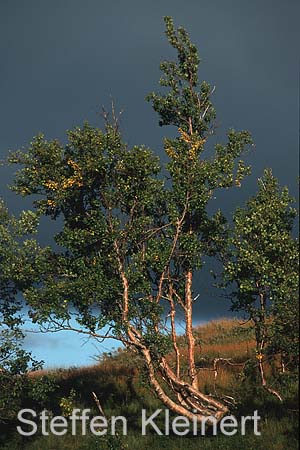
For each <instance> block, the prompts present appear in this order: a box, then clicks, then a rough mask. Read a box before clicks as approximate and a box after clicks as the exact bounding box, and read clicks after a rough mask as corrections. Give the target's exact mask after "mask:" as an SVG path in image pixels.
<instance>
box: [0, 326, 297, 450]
mask: <svg viewBox="0 0 300 450" xmlns="http://www.w3.org/2000/svg"><path fill="white" fill-rule="evenodd" d="M195 335H196V338H197V343H198V345H197V352H196V361H197V366H198V368H199V383H200V387H201V389H203V390H204V391H205V392H206V393H215V392H222V393H225V394H227V395H234V397H235V398H236V400H237V405H236V409H235V410H234V411H233V413H234V414H235V416H236V417H237V418H239V417H240V416H241V415H243V414H244V415H249V414H250V415H251V414H253V412H254V411H255V410H258V414H259V415H260V416H261V417H262V419H261V422H260V425H261V436H255V435H254V434H253V429H248V431H247V433H246V435H245V436H241V435H239V434H236V435H234V436H223V435H222V434H218V435H217V436H209V435H207V436H196V437H194V436H185V437H178V436H157V435H156V434H155V433H151V434H149V435H147V436H141V431H140V430H141V417H140V416H141V409H142V408H146V409H147V413H148V414H150V413H151V411H155V410H156V409H158V408H162V405H161V403H160V402H159V401H158V400H157V399H156V397H155V396H154V395H153V393H152V392H151V391H149V390H148V388H147V387H146V386H145V385H144V383H143V381H142V379H141V377H140V373H139V370H138V366H139V361H138V359H136V357H134V355H132V354H131V353H129V352H128V351H126V350H120V351H117V352H116V353H114V354H113V355H111V354H104V355H102V356H101V358H100V359H99V362H98V363H97V364H95V365H93V366H87V367H80V368H70V369H56V370H50V371H39V372H35V373H32V374H31V375H30V376H31V377H33V378H38V377H41V376H48V377H52V378H53V379H54V381H55V383H56V388H55V390H54V391H53V393H52V394H51V397H50V398H49V399H47V404H46V405H45V406H43V407H47V409H49V410H51V411H52V412H53V415H60V414H61V413H62V411H61V407H60V403H61V400H62V398H65V399H67V400H68V398H69V399H70V397H69V395H70V392H71V390H72V389H74V390H75V393H76V395H75V399H73V400H72V405H71V406H72V407H76V408H80V409H83V408H90V409H91V410H92V415H93V414H95V415H99V412H98V411H97V409H96V406H95V404H94V401H93V399H92V396H91V392H92V391H94V392H96V393H97V395H98V397H99V399H100V400H101V404H102V406H103V409H104V411H105V414H106V416H107V417H111V416H112V415H123V416H125V417H126V418H127V420H128V436H124V437H123V436H122V437H121V438H120V442H119V441H118V440H117V441H116V438H115V437H113V436H108V437H102V438H99V437H95V436H93V435H91V434H88V435H86V436H81V435H80V434H78V435H77V436H72V435H70V434H66V435H64V436H55V435H53V434H50V435H49V436H42V435H41V433H40V434H39V435H36V436H35V437H33V438H24V439H22V438H21V436H19V435H18V434H17V433H15V432H12V433H10V434H7V438H6V439H5V440H2V443H0V448H1V449H3V450H18V449H22V450H77V449H78V450H79V449H80V450H84V449H87V450H100V449H101V450H102V449H103V450H124V449H129V450H135V449H138V450H140V449H151V450H156V449H157V450H162V449H169V450H173V449H174V450H175V449H176V450H177V449H184V450H189V449H199V448H201V449H203V450H218V449H220V450H227V449H228V450H229V449H230V450H235V449H236V450H260V449H261V450H285V449H287V450H296V449H297V448H298V438H297V436H298V434H297V423H298V422H297V408H298V406H297V404H298V403H297V390H298V389H297V384H296V382H295V381H294V380H293V379H291V380H288V381H287V382H286V384H285V385H284V384H283V385H282V389H283V391H284V394H285V397H286V400H285V402H284V403H283V404H280V403H279V402H278V401H277V400H276V399H274V398H272V397H270V396H269V395H268V394H267V393H266V392H265V391H263V390H262V389H261V388H260V387H259V385H258V384H257V383H255V381H253V375H252V372H251V365H250V368H248V369H247V370H248V372H247V371H246V370H243V367H244V366H243V365H241V364H240V363H241V362H244V361H245V360H247V359H248V360H250V361H251V360H252V361H253V360H254V355H255V353H254V340H253V335H252V330H251V329H250V327H249V325H248V324H245V325H243V326H241V325H240V324H239V322H238V321H237V320H228V319H222V320H218V321H214V322H210V323H208V324H206V325H202V326H200V327H197V328H196V329H195ZM178 345H179V346H180V351H181V352H185V351H186V345H185V342H184V339H183V338H179V341H178ZM217 357H224V358H230V359H231V361H232V363H234V364H236V365H234V366H231V365H226V364H224V365H220V367H219V369H218V376H217V380H216V381H215V380H214V373H213V371H212V370H211V367H212V363H213V359H214V358H217ZM169 359H170V361H172V357H169ZM266 369H267V372H268V376H269V377H271V376H272V372H271V369H270V367H266ZM29 407H30V406H29ZM157 423H158V426H160V427H161V426H162V424H163V422H159V421H158V422H157Z"/></svg>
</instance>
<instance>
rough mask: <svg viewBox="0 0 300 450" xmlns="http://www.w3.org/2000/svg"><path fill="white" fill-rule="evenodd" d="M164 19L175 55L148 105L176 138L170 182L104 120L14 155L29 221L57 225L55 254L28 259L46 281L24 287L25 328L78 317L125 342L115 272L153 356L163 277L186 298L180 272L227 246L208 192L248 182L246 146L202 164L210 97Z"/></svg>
mask: <svg viewBox="0 0 300 450" xmlns="http://www.w3.org/2000/svg"><path fill="white" fill-rule="evenodd" d="M165 22H166V34H167V37H168V40H169V42H170V44H171V45H172V46H173V47H174V48H175V50H176V51H177V56H178V58H177V62H164V63H162V65H161V69H162V71H163V72H164V74H165V78H164V79H163V80H161V85H163V86H165V87H166V88H167V89H168V93H166V94H165V95H162V96H161V95H158V94H151V95H150V96H149V97H148V98H149V100H151V101H152V103H153V107H154V109H155V110H156V111H157V112H158V113H159V116H160V118H161V122H160V123H161V124H163V125H168V124H171V125H175V126H177V127H178V131H179V136H178V137H177V138H176V139H173V140H170V139H166V141H165V149H166V152H167V154H168V155H169V158H170V160H169V163H168V164H167V167H166V169H167V171H168V172H169V173H168V174H167V175H166V176H165V175H163V174H164V173H165V172H164V171H162V170H161V169H162V168H161V167H160V162H159V159H158V158H157V157H156V156H155V155H154V154H153V153H152V151H151V150H149V149H147V148H145V147H144V146H134V147H132V148H128V146H127V145H126V144H125V143H124V142H123V141H122V138H121V135H120V132H119V130H118V129H117V128H116V127H115V126H113V125H111V124H109V123H107V124H106V128H105V130H104V131H102V130H100V129H97V128H94V127H92V126H91V125H89V124H87V123H85V124H84V125H83V127H77V128H75V129H74V130H72V131H69V132H68V143H67V144H66V145H62V144H60V143H59V142H58V141H57V140H54V141H48V140H46V139H45V138H44V136H43V135H39V136H37V137H36V138H34V139H33V141H32V142H31V143H30V145H29V147H28V149H27V150H26V151H22V152H16V153H14V154H12V155H11V156H10V162H11V163H18V164H21V165H22V166H23V168H22V169H21V170H19V172H18V174H17V176H16V180H15V184H14V187H13V189H14V190H15V191H16V192H17V193H19V194H21V195H24V196H25V195H38V196H39V197H38V198H39V199H38V200H36V201H35V206H36V213H37V214H45V215H49V216H50V217H51V218H52V219H56V218H58V217H60V218H61V219H62V223H63V226H62V229H61V231H60V232H59V233H58V234H57V235H56V236H55V240H56V242H57V244H59V245H60V246H61V250H60V251H59V252H56V251H54V250H53V251H51V252H49V253H45V252H44V253H43V254H42V253H41V251H37V252H35V254H36V258H38V259H39V264H40V267H42V271H39V272H42V273H41V274H40V278H39V280H38V285H37V284H33V285H32V286H31V287H29V288H28V289H25V290H24V295H25V298H26V301H27V303H28V305H29V306H30V308H31V312H30V314H31V317H32V318H33V320H34V321H37V322H39V323H43V322H45V321H48V320H49V317H51V318H52V319H55V321H56V324H57V323H60V324H66V323H67V322H68V320H69V319H70V316H71V313H70V309H71V308H72V309H73V308H76V309H77V310H78V312H79V318H78V322H79V323H80V325H83V326H85V327H86V328H87V329H88V330H90V331H91V332H95V331H99V330H100V329H102V328H103V327H104V326H108V327H111V329H112V333H113V334H114V335H115V336H116V337H117V338H119V339H121V340H123V341H124V340H125V341H127V338H128V336H127V332H128V330H127V324H128V322H126V323H125V321H124V299H123V293H122V290H123V285H122V277H121V275H120V270H122V271H123V273H124V275H125V276H126V278H127V280H128V285H129V305H128V314H127V320H128V321H132V323H134V324H135V326H136V328H137V329H138V331H139V333H141V335H142V341H143V342H144V343H146V345H148V344H149V342H151V343H152V344H151V346H152V347H151V348H152V349H156V350H157V352H158V358H159V355H162V354H164V353H165V350H164V348H167V347H168V346H166V342H165V341H166V338H168V339H169V334H168V333H167V334H166V333H165V331H164V329H165V327H164V325H163V322H162V320H161V315H162V311H163V309H162V305H161V300H162V298H163V296H165V295H166V293H167V292H168V289H169V283H168V282H167V281H165V280H166V274H167V273H168V277H169V278H173V279H174V280H176V281H174V283H173V284H174V285H173V289H174V290H177V291H178V293H179V294H180V295H182V292H183V291H184V286H185V276H186V272H187V270H194V269H197V268H201V266H202V262H203V258H204V257H205V256H206V255H214V254H215V253H216V252H217V251H218V250H219V249H220V248H221V247H222V246H223V245H224V236H223V233H224V234H226V229H225V223H226V221H225V218H224V217H223V215H222V214H221V212H217V213H216V214H215V215H213V216H211V217H210V216H209V214H208V212H207V205H208V203H209V201H210V199H211V198H212V196H213V193H214V190H215V189H220V188H229V187H233V186H235V185H240V182H241V180H242V179H243V178H244V176H245V175H247V174H248V173H249V167H246V166H245V165H244V163H243V162H242V161H241V160H239V158H240V156H241V154H242V153H243V151H244V149H245V148H246V147H247V146H248V145H249V144H251V142H252V141H251V138H250V135H249V133H248V132H246V131H241V132H235V131H233V130H231V131H229V133H228V142H227V143H226V144H225V145H221V144H218V145H216V147H215V155H214V156H213V157H209V158H204V157H203V152H204V148H205V145H206V140H207V139H208V138H209V136H210V134H211V132H212V130H213V120H214V117H215V112H214V108H213V106H212V103H211V100H210V97H211V93H212V92H211V88H210V86H209V85H208V84H207V83H206V82H202V83H199V81H198V76H197V70H198V64H199V56H198V53H197V49H196V47H195V46H194V45H193V44H192V43H191V42H190V39H189V36H188V34H187V33H186V31H185V30H184V29H183V28H179V29H178V30H177V31H176V30H175V29H174V26H173V22H172V20H171V19H170V18H165ZM164 170H165V169H164ZM168 179H170V181H171V185H170V183H169V182H166V181H167V180H168ZM179 223H180V225H178V224H179ZM160 280H163V282H162V284H160ZM37 286H38V287H37ZM159 292H160V296H159V298H158V299H157V300H155V298H156V296H157V295H158V293H159ZM52 323H54V321H53V322H52ZM158 334H159V335H158ZM149 339H150V341H149ZM148 341H149V342H148ZM149 345H150V344H149Z"/></svg>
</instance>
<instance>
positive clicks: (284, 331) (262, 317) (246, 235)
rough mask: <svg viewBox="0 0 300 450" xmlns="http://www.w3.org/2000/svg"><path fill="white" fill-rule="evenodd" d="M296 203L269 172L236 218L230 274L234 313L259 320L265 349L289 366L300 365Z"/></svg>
mask: <svg viewBox="0 0 300 450" xmlns="http://www.w3.org/2000/svg"><path fill="white" fill-rule="evenodd" d="M292 201H293V199H292V198H291V197H290V195H289V192H288V189H287V188H283V189H281V188H280V187H279V184H278V181H277V180H276V178H275V177H274V176H273V175H272V172H271V170H265V172H264V176H263V177H262V178H261V179H260V180H259V190H258V193H257V195H256V196H254V197H253V198H251V199H250V200H249V201H248V202H247V205H246V207H245V208H238V209H237V210H236V213H235V215H234V229H233V235H232V238H231V244H232V247H231V252H230V254H229V255H227V258H228V259H227V261H226V263H225V273H224V276H225V280H226V281H227V282H229V283H235V287H236V289H235V290H234V292H233V303H232V307H233V310H235V311H243V312H244V313H246V315H247V316H248V317H249V318H250V319H252V320H253V322H254V326H255V332H256V338H257V342H258V347H260V349H259V351H261V352H262V353H264V354H267V355H268V354H269V355H275V354H276V353H280V354H281V355H282V358H283V361H284V363H285V364H288V365H289V367H294V366H295V365H297V361H298V355H299V350H298V323H299V312H298V272H299V255H298V243H297V240H296V239H294V238H293V235H292V231H293V223H294V218H295V217H296V210H295V208H293V207H292ZM258 356H259V355H258Z"/></svg>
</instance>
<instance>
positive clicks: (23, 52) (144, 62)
mask: <svg viewBox="0 0 300 450" xmlns="http://www.w3.org/2000/svg"><path fill="white" fill-rule="evenodd" d="M299 13H300V8H299V2H298V1H296V0H295V1H294V0H288V1H286V2H283V1H279V0H275V1H274V0H263V1H261V0H253V1H251V2H250V1H249V0H247V1H246V0H226V1H224V0H210V1H208V0H205V1H204V0H186V1H185V2H183V1H178V0H172V1H171V0H168V1H161V2H158V1H157V2H148V1H145V0H127V1H120V0H118V1H117V0H114V1H113V0H111V1H104V0H86V1H84V2H83V1H79V0H72V1H71V0H64V1H58V0H52V1H45V0H43V1H38V0H27V1H26V2H21V1H16V0H0V62H1V71H0V99H1V101H0V123H1V133H0V159H1V158H3V157H4V156H5V155H6V154H7V152H8V150H9V149H17V148H20V147H22V146H26V145H27V144H28V143H29V141H30V140H31V139H32V137H33V136H34V135H36V134H37V133H38V132H40V131H43V132H44V133H45V135H46V136H47V137H48V138H59V139H60V140H62V141H64V140H65V130H66V129H70V128H72V127H73V126H75V125H80V124H82V122H83V121H84V120H86V119H87V120H89V121H90V122H92V123H93V124H95V125H99V126H102V123H101V117H100V115H99V111H100V110H101V107H102V105H104V106H106V108H107V109H108V108H109V106H110V101H111V100H110V99H111V97H112V98H113V99H114V101H115V104H116V108H117V109H124V113H123V116H122V129H123V131H124V136H125V139H126V140H127V142H128V143H129V144H130V145H133V144H142V143H143V144H146V145H148V146H150V147H151V148H153V149H154V150H155V151H156V152H157V153H159V154H162V137H163V136H164V135H167V134H168V133H170V131H171V130H169V129H168V128H163V129H161V128H159V127H158V118H157V116H156V114H155V113H154V112H153V110H152V109H151V106H150V105H149V104H148V103H146V102H145V100H144V98H145V95H146V94H147V93H148V92H150V91H152V90H155V89H157V87H158V84H157V83H158V79H159V77H160V73H159V63H160V61H161V60H162V59H170V58H172V57H173V52H172V49H171V48H170V47H169V44H168V43H167V41H166V39H165V37H164V24H163V20H162V18H163V16H164V15H171V16H172V17H173V18H174V21H175V24H176V25H183V26H184V27H185V28H186V29H187V30H188V32H189V34H190V36H191V38H192V41H193V42H194V43H195V44H196V45H197V46H198V48H199V52H200V56H201V59H202V64H201V66H200V73H199V75H200V78H201V79H205V80H207V81H209V82H210V83H211V84H213V85H216V91H215V94H214V104H215V107H216V109H217V121H218V124H219V130H218V136H219V137H220V140H222V139H223V137H224V133H225V131H226V130H227V129H228V128H229V127H234V128H236V129H248V130H249V131H250V132H251V133H252V135H253V138H254V141H255V148H254V149H253V151H252V152H251V153H250V155H249V157H248V159H247V162H249V163H251V164H252V166H253V174H252V176H251V177H249V178H248V179H247V180H246V182H244V185H243V187H242V188H241V189H236V190H234V191H232V192H231V193H230V192H229V191H228V192H226V195H225V196H224V195H222V196H217V199H216V206H218V207H219V206H222V207H223V208H224V210H225V212H226V213H228V214H230V212H231V211H232V210H233V209H234V208H235V207H236V205H237V204H242V203H243V202H244V201H245V199H246V198H247V197H248V196H249V195H251V194H253V193H254V191H255V185H256V179H257V177H259V176H260V175H261V174H262V171H263V168H264V167H272V168H273V173H274V174H275V175H276V176H278V177H279V179H280V182H281V183H282V184H285V185H288V186H289V188H290V190H291V192H292V193H293V195H296V192H297V175H298V143H299V114H298V113H299V100H298V93H299V89H298V86H299V51H298V50H299V46H298V43H299V42H300V32H299ZM0 177H1V183H0V195H1V196H3V197H4V198H5V199H6V200H7V203H8V205H9V206H10V208H11V210H12V211H15V212H18V211H20V210H21V209H23V208H25V207H28V206H29V203H28V202H27V201H26V202H25V201H24V200H22V199H20V198H17V197H16V196H15V195H14V194H12V193H9V192H8V189H7V183H9V182H10V181H11V179H12V171H11V170H8V169H7V168H2V169H0ZM52 229H53V224H51V223H47V222H45V223H44V225H43V227H42V229H41V238H42V240H43V242H47V241H48V235H49V234H51V232H52ZM206 284H207V279H206V277H205V279H204V281H201V280H200V279H199V281H198V283H197V286H196V289H197V290H198V291H199V292H200V293H201V295H202V298H201V297H200V300H201V302H200V303H199V314H198V316H197V320H202V319H207V318H209V317H213V316H215V317H216V316H220V315H224V314H225V313H226V311H227V309H228V305H227V304H225V303H224V301H223V300H220V299H215V298H214V296H213V295H211V293H210V290H207V287H206ZM49 339H50V338H49ZM56 339H57V338H56ZM51 345H52V344H51ZM70 345H71V344H70ZM54 347H55V345H54ZM85 353H86V352H85ZM49 361H50V360H49ZM51 361H52V360H51Z"/></svg>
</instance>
